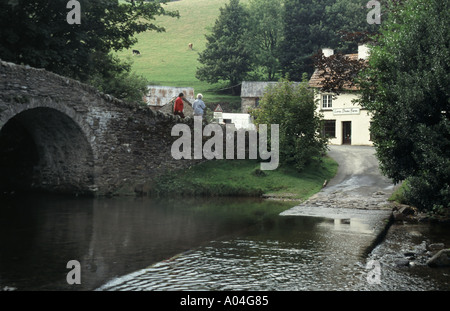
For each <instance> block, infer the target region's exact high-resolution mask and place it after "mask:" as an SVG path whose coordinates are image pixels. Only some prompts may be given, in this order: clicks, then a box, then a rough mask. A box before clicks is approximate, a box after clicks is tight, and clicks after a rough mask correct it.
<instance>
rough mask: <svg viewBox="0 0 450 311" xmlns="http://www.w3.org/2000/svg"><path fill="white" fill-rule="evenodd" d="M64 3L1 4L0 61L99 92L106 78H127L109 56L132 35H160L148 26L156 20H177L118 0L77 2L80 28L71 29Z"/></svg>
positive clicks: (21, 0) (150, 6)
mask: <svg viewBox="0 0 450 311" xmlns="http://www.w3.org/2000/svg"><path fill="white" fill-rule="evenodd" d="M67 2H68V1H67V0H54V1H47V0H30V1H28V0H27V1H25V0H16V2H14V3H13V4H14V5H12V4H11V3H12V1H6V2H5V1H2V2H0V58H2V59H3V60H6V61H10V62H14V63H19V64H20V63H25V64H28V65H30V66H33V67H37V68H45V69H47V70H49V71H52V72H55V73H58V74H61V75H64V76H68V77H71V78H75V79H78V80H81V81H82V82H88V81H90V80H91V81H97V82H98V83H101V84H102V85H103V86H104V84H105V83H108V82H109V81H105V80H104V79H100V78H101V77H105V74H106V73H107V74H106V78H108V79H111V78H115V79H117V80H118V81H120V80H119V79H123V78H128V77H131V75H126V73H127V72H128V73H129V66H128V65H126V64H121V63H120V62H119V61H118V59H117V58H114V57H113V56H112V55H110V52H111V51H119V50H121V49H127V48H129V47H131V46H132V45H133V44H135V43H136V38H135V34H137V33H140V32H144V31H147V30H153V31H158V32H159V31H164V29H163V28H161V27H158V26H157V25H155V24H153V22H152V21H153V19H154V17H155V16H158V15H169V16H177V13H174V12H167V11H165V10H164V9H163V7H162V5H161V3H160V1H155V2H148V3H144V2H143V1H135V2H136V4H135V5H134V6H132V5H129V4H119V1H118V0H96V1H90V0H79V3H80V6H81V14H82V16H81V24H73V25H70V24H69V23H68V22H67V21H66V16H67V14H68V12H69V10H68V9H67V8H66V5H67ZM113 73H114V74H113ZM108 75H109V76H108ZM94 77H95V79H94ZM95 86H98V85H95ZM113 95H116V94H114V93H113Z"/></svg>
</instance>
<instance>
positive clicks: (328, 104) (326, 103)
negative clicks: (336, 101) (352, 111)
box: [322, 94, 333, 109]
mask: <svg viewBox="0 0 450 311" xmlns="http://www.w3.org/2000/svg"><path fill="white" fill-rule="evenodd" d="M331 108H333V95H328V94H327V95H322V109H331Z"/></svg>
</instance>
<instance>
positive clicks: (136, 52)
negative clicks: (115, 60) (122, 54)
mask: <svg viewBox="0 0 450 311" xmlns="http://www.w3.org/2000/svg"><path fill="white" fill-rule="evenodd" d="M133 54H136V55H141V52H139V51H138V50H133Z"/></svg>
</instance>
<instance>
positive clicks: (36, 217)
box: [0, 195, 450, 291]
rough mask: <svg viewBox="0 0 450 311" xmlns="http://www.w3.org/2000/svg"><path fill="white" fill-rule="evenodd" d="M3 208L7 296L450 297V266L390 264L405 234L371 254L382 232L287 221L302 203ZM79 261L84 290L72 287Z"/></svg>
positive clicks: (20, 203) (121, 202)
mask: <svg viewBox="0 0 450 311" xmlns="http://www.w3.org/2000/svg"><path fill="white" fill-rule="evenodd" d="M0 204H1V205H0V290H1V289H3V290H8V289H9V290H288V291H297V290H433V289H434V290H436V289H438V290H448V289H450V286H449V275H450V270H449V269H446V270H445V269H439V270H433V271H432V272H431V273H430V272H429V270H430V268H427V267H412V268H399V267H396V266H395V265H393V264H391V263H392V260H393V259H394V258H395V256H397V255H398V252H397V253H396V251H395V248H396V247H397V248H399V251H402V250H403V249H402V247H403V248H405V247H406V248H407V247H408V244H407V243H406V244H402V243H400V242H399V241H400V240H401V239H399V238H398V236H394V237H393V238H392V240H390V239H389V235H388V240H387V241H385V242H384V243H383V244H382V245H380V246H379V247H377V248H376V249H375V250H374V251H373V252H372V253H371V254H370V255H369V257H367V256H365V255H364V254H365V251H366V248H367V245H369V244H370V242H371V241H372V240H373V239H374V232H373V231H372V230H371V229H370V228H369V227H367V226H366V225H364V223H358V220H357V219H352V225H348V224H346V223H342V222H340V221H339V220H333V219H327V218H318V217H300V216H292V217H291V216H279V215H278V214H279V213H280V212H281V211H283V210H285V209H287V208H290V207H292V206H293V203H282V202H276V201H262V200H258V199H242V198H235V199H232V198H229V199H224V198H211V199H149V198H111V199H108V198H102V199H92V198H68V197H61V196H45V195H39V196H38V195H33V196H24V197H22V196H19V197H14V198H2V199H1V201H0ZM423 230H425V229H423ZM423 230H422V231H423ZM416 231H417V230H416ZM418 231H420V230H418ZM421 234H428V235H429V234H430V232H426V233H425V232H422V233H419V235H418V233H417V232H416V233H414V236H415V237H416V240H417V239H419V240H420V239H421V238H420V236H421ZM436 234H437V235H439V236H442V235H443V234H444V235H447V236H449V235H448V231H444V232H442V231H439V232H437V233H436ZM422 238H424V236H423V235H422ZM416 240H414V241H412V239H409V240H408V241H409V242H411V243H416V242H417V243H419V242H421V241H418V240H417V241H416ZM408 241H407V242H408ZM409 242H408V243H409ZM396 243H397V244H396ZM399 243H400V244H401V245H400V246H399V245H398V244H399ZM413 246H414V245H411V247H413ZM390 252H392V254H391V255H389V254H390ZM369 259H376V260H379V261H380V262H381V272H382V275H381V283H380V284H369V282H368V280H367V277H368V273H369V272H370V271H371V270H370V269H366V262H367V261H368V260H369ZM70 260H77V261H78V262H79V263H80V265H81V284H74V285H69V284H68V283H67V281H66V277H67V274H68V273H69V272H70V271H71V269H70V268H67V267H66V265H67V262H69V261H70Z"/></svg>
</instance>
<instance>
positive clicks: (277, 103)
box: [251, 81, 327, 171]
mask: <svg viewBox="0 0 450 311" xmlns="http://www.w3.org/2000/svg"><path fill="white" fill-rule="evenodd" d="M251 114H252V116H253V117H254V118H255V123H256V124H279V126H280V127H279V129H280V133H279V143H280V145H279V150H280V163H282V164H283V163H284V164H288V165H292V166H294V167H295V168H296V169H297V170H299V171H300V170H302V169H303V168H304V167H305V166H307V165H308V164H309V163H311V162H312V161H313V160H314V159H315V158H316V157H319V156H321V155H322V154H323V153H324V152H325V151H326V144H327V139H326V138H324V137H323V136H322V135H320V130H321V117H320V115H318V114H317V112H316V104H315V103H314V92H313V91H312V90H311V89H309V88H308V84H307V82H306V81H304V82H302V83H297V84H294V83H292V82H289V81H282V82H280V83H278V84H276V86H269V88H268V89H267V90H266V92H265V94H264V96H263V98H262V99H261V101H260V106H259V107H258V108H256V109H254V110H253V111H252V112H251Z"/></svg>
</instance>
